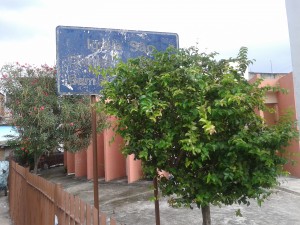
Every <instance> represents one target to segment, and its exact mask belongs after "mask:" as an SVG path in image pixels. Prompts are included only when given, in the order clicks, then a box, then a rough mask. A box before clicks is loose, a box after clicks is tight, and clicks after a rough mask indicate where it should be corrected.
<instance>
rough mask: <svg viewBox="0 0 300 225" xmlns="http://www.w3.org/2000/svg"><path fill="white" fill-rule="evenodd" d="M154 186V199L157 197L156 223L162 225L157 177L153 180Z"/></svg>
mask: <svg viewBox="0 0 300 225" xmlns="http://www.w3.org/2000/svg"><path fill="white" fill-rule="evenodd" d="M153 186H154V197H155V201H154V204H155V222H156V225H160V215H159V200H158V186H157V176H155V177H154V178H153Z"/></svg>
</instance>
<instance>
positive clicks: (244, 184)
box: [94, 48, 297, 207]
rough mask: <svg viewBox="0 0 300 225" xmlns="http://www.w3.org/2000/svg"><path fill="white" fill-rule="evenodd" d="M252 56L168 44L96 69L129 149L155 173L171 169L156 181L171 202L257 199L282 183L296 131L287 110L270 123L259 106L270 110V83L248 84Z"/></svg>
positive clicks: (200, 203) (243, 52)
mask: <svg viewBox="0 0 300 225" xmlns="http://www.w3.org/2000/svg"><path fill="white" fill-rule="evenodd" d="M249 63H251V61H249V60H248V59H247V48H241V50H240V52H239V54H238V56H237V57H236V58H229V59H221V60H217V59H216V53H210V54H206V53H200V52H198V50H197V49H196V48H189V49H180V50H176V49H173V48H170V49H168V50H167V51H165V52H156V53H154V55H153V56H152V57H151V58H146V57H141V58H136V59H131V60H129V61H128V62H126V63H123V62H121V63H119V64H118V65H117V66H116V67H115V68H111V69H107V70H103V71H102V70H95V71H94V72H95V73H96V74H99V73H102V74H104V77H105V78H106V79H104V81H103V82H102V85H103V86H104V88H103V90H102V95H103V99H102V100H103V102H104V101H105V102H106V112H107V113H108V114H110V115H114V116H116V117H117V118H118V124H117V127H116V129H117V132H118V133H119V134H121V135H122V137H123V138H124V139H125V143H127V144H126V146H125V147H124V149H123V152H124V154H126V155H129V154H134V155H135V157H136V158H137V159H140V160H142V162H143V165H144V169H145V172H146V173H147V174H151V175H152V176H153V177H154V176H156V172H157V169H158V170H159V171H161V170H164V171H168V172H169V173H170V175H171V176H170V179H167V178H161V179H160V180H159V184H160V189H161V191H162V193H163V195H167V196H172V197H171V198H170V200H169V203H170V204H171V205H172V206H182V205H184V206H191V205H196V206H198V207H206V206H209V204H214V205H216V204H221V203H222V204H226V205H230V204H233V203H244V204H250V203H249V199H250V198H254V199H257V200H258V202H259V203H260V202H261V201H263V199H264V198H266V197H267V196H268V195H269V194H270V188H272V187H274V185H275V184H277V182H276V178H277V176H278V175H279V174H281V173H282V172H283V168H282V167H283V165H284V164H285V163H286V162H287V159H285V158H283V157H282V154H281V153H284V147H285V146H287V145H288V144H289V142H290V140H292V139H293V138H294V137H295V136H296V135H297V132H296V130H295V127H294V122H293V121H291V120H289V119H285V117H284V118H282V121H281V122H279V123H278V124H276V125H273V126H267V125H266V123H265V122H264V120H263V118H261V117H260V116H259V115H258V114H257V113H256V112H257V110H267V108H266V107H265V104H264V97H265V94H266V91H271V89H272V88H270V87H264V88H260V87H259V84H260V82H261V81H260V80H258V81H256V82H254V83H252V84H250V83H248V81H247V80H246V79H245V78H244V76H243V75H244V72H245V70H246V68H247V66H248V65H249ZM276 91H280V90H276ZM174 194H175V195H174ZM174 196H175V197H174Z"/></svg>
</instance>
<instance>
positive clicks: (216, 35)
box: [0, 0, 292, 72]
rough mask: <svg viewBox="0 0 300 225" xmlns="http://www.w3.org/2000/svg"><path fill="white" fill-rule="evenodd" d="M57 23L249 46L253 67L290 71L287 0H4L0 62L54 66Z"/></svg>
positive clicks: (227, 52)
mask: <svg viewBox="0 0 300 225" xmlns="http://www.w3.org/2000/svg"><path fill="white" fill-rule="evenodd" d="M58 25H63V26H78V27H97V28H114V29H127V30H145V31H160V32H172V33H177V34H178V35H179V46H180V47H184V48H185V47H190V46H194V45H197V46H198V47H199V48H200V49H201V50H203V51H208V52H210V51H216V52H219V53H220V57H229V56H236V55H237V53H238V50H239V48H240V47H241V46H246V47H248V48H249V57H250V58H251V59H255V60H256V62H255V63H254V65H252V66H251V67H250V68H249V70H250V71H252V72H291V70H292V68H291V58H290V47H289V35H288V26H287V17H286V10H285V1H284V0H196V1H195V0H176V1H174V0H151V1H145V0H144V1H143V0H126V1H125V0H106V1H104V0H102V1H101V0H85V1H82V0H81V1H79V0H0V65H3V64H5V63H11V62H17V61H18V62H20V63H29V64H35V65H40V64H44V63H46V64H48V65H54V64H55V61H56V39H55V28H56V27H57V26H58Z"/></svg>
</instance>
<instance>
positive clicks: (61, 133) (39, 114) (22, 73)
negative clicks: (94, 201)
mask: <svg viewBox="0 0 300 225" xmlns="http://www.w3.org/2000/svg"><path fill="white" fill-rule="evenodd" d="M1 74H2V77H1V88H2V90H3V91H4V92H5V93H6V97H7V102H6V107H8V108H9V109H10V110H11V113H12V118H13V125H14V126H16V128H17V130H18V132H19V134H20V136H19V138H18V139H17V140H14V143H12V144H14V145H15V155H16V156H17V158H18V159H19V161H20V162H22V163H24V164H29V163H30V162H31V161H33V162H34V171H35V172H36V171H37V166H38V162H39V158H40V157H41V155H42V154H44V153H46V152H51V151H54V150H56V149H57V148H59V147H60V145H61V144H63V148H64V150H65V151H71V152H76V151H79V150H82V149H84V148H86V147H87V146H88V145H89V143H90V136H91V114H90V99H89V98H88V97H85V96H58V94H57V89H56V79H55V78H56V70H55V68H52V67H49V66H47V65H44V66H41V67H35V66H30V65H19V64H11V65H5V66H3V67H2V69H1ZM101 115H102V114H101ZM102 122H104V117H103V116H100V119H99V124H101V123H102Z"/></svg>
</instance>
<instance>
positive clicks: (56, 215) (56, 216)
mask: <svg viewBox="0 0 300 225" xmlns="http://www.w3.org/2000/svg"><path fill="white" fill-rule="evenodd" d="M61 189H62V185H61V184H60V183H57V184H55V187H54V199H53V204H54V225H58V224H60V222H61V218H60V216H59V197H58V196H59V194H58V193H59V191H61ZM56 219H57V221H56Z"/></svg>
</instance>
